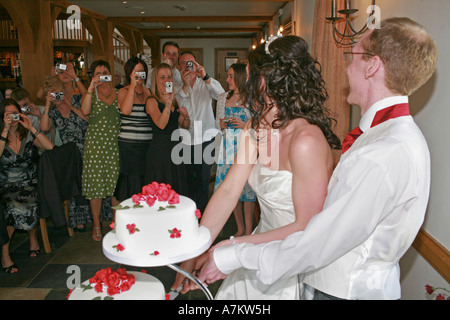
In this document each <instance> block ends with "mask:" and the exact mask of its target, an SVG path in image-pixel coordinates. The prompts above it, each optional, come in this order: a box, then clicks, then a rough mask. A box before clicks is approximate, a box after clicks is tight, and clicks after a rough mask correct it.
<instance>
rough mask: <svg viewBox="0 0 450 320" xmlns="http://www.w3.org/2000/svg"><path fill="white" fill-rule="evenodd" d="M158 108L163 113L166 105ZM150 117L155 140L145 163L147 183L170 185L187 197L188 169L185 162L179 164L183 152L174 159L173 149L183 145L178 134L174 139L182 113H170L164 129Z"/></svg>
mask: <svg viewBox="0 0 450 320" xmlns="http://www.w3.org/2000/svg"><path fill="white" fill-rule="evenodd" d="M151 99H154V98H151ZM158 108H159V110H160V111H161V112H163V110H164V103H161V102H159V101H158ZM148 117H149V121H150V126H151V127H152V129H153V139H152V141H151V142H150V145H149V148H148V151H147V156H146V161H145V182H146V184H150V183H152V182H153V181H156V182H158V183H166V184H170V185H171V186H172V189H173V190H175V191H176V192H177V193H178V194H180V195H184V196H186V195H187V182H186V169H185V166H184V163H183V162H181V163H180V164H178V163H179V159H182V154H181V152H178V151H177V152H176V155H175V157H176V158H177V159H172V149H173V148H174V147H175V146H177V145H178V144H179V143H181V142H180V139H179V134H178V132H175V134H174V137H172V133H173V132H174V131H176V130H178V129H179V126H178V118H179V117H180V112H179V110H178V107H176V108H175V110H174V111H173V112H171V113H170V117H169V121H168V123H167V125H166V127H165V128H164V129H160V128H158V126H157V125H156V124H155V123H154V122H153V120H152V118H151V117H150V115H148ZM179 157H180V158H179ZM173 160H175V162H176V163H177V164H175V163H174V161H173Z"/></svg>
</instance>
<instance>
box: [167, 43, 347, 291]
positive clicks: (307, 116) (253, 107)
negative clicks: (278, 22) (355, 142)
mask: <svg viewBox="0 0 450 320" xmlns="http://www.w3.org/2000/svg"><path fill="white" fill-rule="evenodd" d="M248 67H249V72H248V74H249V78H248V81H247V84H246V92H245V100H244V101H245V102H246V103H247V104H248V106H249V109H250V111H251V114H252V118H251V120H249V122H248V123H247V124H246V127H245V128H244V130H243V132H242V136H241V138H240V142H239V149H238V153H237V156H236V158H235V161H234V164H233V165H232V166H231V168H230V170H229V172H228V174H227V175H226V178H225V180H224V181H223V182H222V184H221V185H220V187H219V188H218V189H217V190H216V192H215V193H214V194H213V196H212V197H211V200H210V201H209V203H208V206H207V207H206V209H205V212H204V214H203V217H202V219H201V225H203V226H205V227H207V228H208V229H209V231H210V232H211V237H212V240H213V241H214V239H216V237H217V235H218V234H219V232H220V231H221V229H222V228H223V226H224V224H225V223H226V222H227V220H228V218H229V216H230V214H231V212H233V209H234V207H235V205H236V202H237V201H238V199H239V195H240V193H241V192H242V189H243V187H244V185H245V183H246V182H247V180H248V182H249V184H250V186H251V187H252V188H253V190H254V191H255V193H256V195H257V198H258V201H259V203H260V207H261V219H260V223H259V224H258V226H257V228H256V229H255V231H254V232H253V234H251V235H248V236H242V237H237V238H233V237H231V238H230V240H226V241H222V242H220V243H219V244H217V245H216V246H215V247H213V248H211V249H210V250H209V252H207V253H205V254H204V255H203V256H201V257H199V258H196V259H192V260H190V261H186V262H184V263H183V264H182V266H181V267H182V268H184V269H185V270H187V271H189V272H192V271H200V270H201V268H202V266H203V265H204V264H205V263H206V262H208V261H209V260H208V259H212V255H213V250H214V248H216V247H218V246H224V245H229V244H232V243H233V244H234V243H240V242H248V243H254V244H259V243H265V242H270V241H274V240H283V239H285V238H286V237H287V236H288V235H290V234H292V233H295V232H298V231H301V230H304V228H305V227H306V225H307V224H308V221H309V220H310V219H311V218H312V217H313V216H314V215H315V214H317V213H318V212H320V211H321V209H322V206H323V203H324V201H325V197H326V194H327V185H328V181H329V179H330V177H331V174H332V171H333V164H334V161H333V156H332V151H331V149H332V148H336V149H338V148H340V141H339V139H338V138H337V137H336V135H335V134H334V133H333V132H332V130H331V124H332V119H331V118H330V117H329V116H328V115H327V110H326V109H325V107H324V103H325V101H326V99H327V93H326V90H325V87H324V82H323V80H322V77H321V74H320V71H319V69H318V68H317V62H316V61H315V60H314V59H313V58H312V57H311V56H310V55H309V53H308V46H307V44H306V42H305V41H304V40H303V39H302V38H300V37H297V36H286V37H281V38H277V39H275V40H273V41H271V43H270V44H269V45H265V44H261V45H260V46H259V47H258V48H256V49H255V50H254V51H252V52H251V53H250V54H249V66H248ZM212 261H214V260H212ZM266 263H268V264H270V263H271V261H267V262H266ZM205 277H206V276H203V275H202V272H200V276H199V279H200V280H202V278H203V279H206V282H207V283H211V282H214V281H216V280H218V279H223V278H225V277H226V279H225V280H224V282H223V283H222V285H221V287H220V289H219V291H218V293H217V295H216V297H215V298H216V299H227V300H231V299H233V300H244V299H247V300H255V299H283V300H286V299H300V298H301V291H302V286H301V277H300V276H293V277H291V278H286V279H281V280H280V281H278V282H276V283H275V284H272V285H265V284H263V283H262V282H260V281H259V280H258V279H257V278H256V271H253V270H246V269H243V268H242V269H238V270H236V271H234V272H232V273H230V274H228V275H225V274H223V273H221V272H219V274H218V275H217V276H215V277H211V276H209V275H208V276H207V278H205ZM183 280H184V277H183V276H181V275H177V279H176V280H175V283H174V285H173V287H175V288H177V287H178V286H179V285H181V283H182V281H183ZM193 288H195V285H194V284H192V285H185V286H184V288H183V290H182V291H181V292H182V293H185V292H187V291H188V290H190V289H193Z"/></svg>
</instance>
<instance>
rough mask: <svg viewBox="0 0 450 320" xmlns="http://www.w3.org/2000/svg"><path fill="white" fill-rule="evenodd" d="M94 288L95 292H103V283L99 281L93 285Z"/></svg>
mask: <svg viewBox="0 0 450 320" xmlns="http://www.w3.org/2000/svg"><path fill="white" fill-rule="evenodd" d="M94 289H95V292H99V293H101V292H103V284H102V283H101V282H99V283H97V284H96V285H95V287H94Z"/></svg>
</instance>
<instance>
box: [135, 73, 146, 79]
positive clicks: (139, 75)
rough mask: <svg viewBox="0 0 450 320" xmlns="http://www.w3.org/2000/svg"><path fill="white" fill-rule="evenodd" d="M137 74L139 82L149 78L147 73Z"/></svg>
mask: <svg viewBox="0 0 450 320" xmlns="http://www.w3.org/2000/svg"><path fill="white" fill-rule="evenodd" d="M135 74H136V76H137V77H138V80H144V79H146V78H147V75H146V74H145V71H139V72H136V73H135Z"/></svg>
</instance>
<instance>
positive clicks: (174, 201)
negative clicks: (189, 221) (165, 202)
mask: <svg viewBox="0 0 450 320" xmlns="http://www.w3.org/2000/svg"><path fill="white" fill-rule="evenodd" d="M178 203H180V196H179V194H178V193H176V192H175V193H174V194H173V196H172V197H171V198H170V200H169V204H178Z"/></svg>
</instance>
